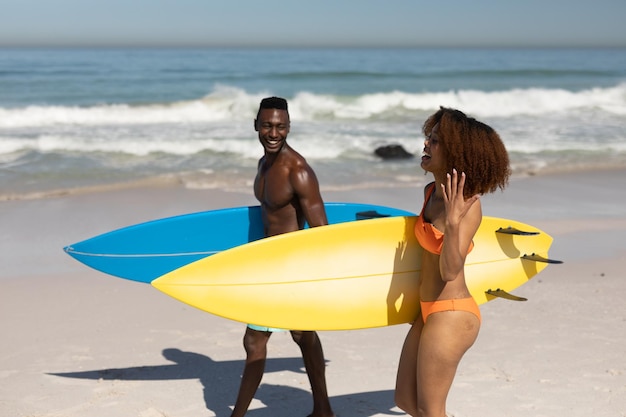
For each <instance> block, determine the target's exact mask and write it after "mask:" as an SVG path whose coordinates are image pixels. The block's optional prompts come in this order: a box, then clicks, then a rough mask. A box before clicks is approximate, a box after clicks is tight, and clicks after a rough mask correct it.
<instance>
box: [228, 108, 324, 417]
mask: <svg viewBox="0 0 626 417" xmlns="http://www.w3.org/2000/svg"><path fill="white" fill-rule="evenodd" d="M289 128H290V120H289V111H288V109H287V101H286V100H285V99H283V98H279V97H268V98H265V99H263V100H262V101H261V105H260V106H259V111H258V114H257V117H256V119H255V120H254V130H255V131H257V132H258V135H259V141H260V142H261V145H263V149H264V156H263V157H262V158H261V159H260V160H259V165H258V172H257V176H256V178H255V180H254V195H255V196H256V198H257V199H258V200H259V202H260V203H261V212H262V217H263V225H264V230H265V236H274V235H278V234H281V233H287V232H293V231H296V230H299V229H302V228H303V227H304V223H305V221H306V222H308V223H309V226H310V227H315V226H322V225H325V224H327V223H328V221H327V219H326V212H325V210H324V202H323V200H322V196H321V194H320V190H319V184H318V181H317V177H316V176H315V173H314V172H313V170H312V169H311V167H310V166H309V164H308V163H307V162H306V160H305V159H304V158H303V157H302V156H301V155H300V154H298V153H297V152H296V151H295V150H293V149H292V148H291V147H290V146H289V145H288V144H287V135H288V134H289ZM280 330H281V329H272V328H266V327H258V326H252V325H248V327H247V328H246V333H245V335H244V339H243V344H244V348H245V350H246V364H245V368H244V371H243V376H242V379H241V386H240V387H239V394H238V396H237V402H236V403H235V408H234V410H233V413H232V414H231V417H243V415H244V414H245V413H246V411H247V410H248V407H249V405H250V402H251V401H252V398H253V397H254V394H255V393H256V390H257V388H258V387H259V384H260V383H261V379H262V377H263V372H264V370H265V359H266V357H267V342H268V340H269V338H270V336H271V335H272V332H275V331H280ZM291 336H292V338H293V340H294V341H295V342H296V343H297V344H298V346H299V347H300V350H301V351H302V358H303V359H304V366H305V369H306V372H307V375H308V377H309V382H310V383H311V391H312V394H313V412H312V413H311V415H310V417H334V413H333V411H332V409H331V406H330V402H329V400H328V392H327V390H326V377H325V366H326V365H325V361H324V353H323V351H322V344H321V342H320V339H319V337H318V335H317V333H316V332H313V331H297V330H291Z"/></svg>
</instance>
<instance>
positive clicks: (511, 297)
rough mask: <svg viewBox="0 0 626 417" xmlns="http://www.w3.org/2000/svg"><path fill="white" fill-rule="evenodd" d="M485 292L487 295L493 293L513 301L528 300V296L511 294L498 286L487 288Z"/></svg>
mask: <svg viewBox="0 0 626 417" xmlns="http://www.w3.org/2000/svg"><path fill="white" fill-rule="evenodd" d="M485 294H487V295H491V296H494V297H500V298H505V299H507V300H511V301H527V300H528V298H524V297H518V296H517V295H513V294H510V293H508V292H506V291H504V290H501V289H500V288H498V289H497V290H491V289H489V290H487V291H485Z"/></svg>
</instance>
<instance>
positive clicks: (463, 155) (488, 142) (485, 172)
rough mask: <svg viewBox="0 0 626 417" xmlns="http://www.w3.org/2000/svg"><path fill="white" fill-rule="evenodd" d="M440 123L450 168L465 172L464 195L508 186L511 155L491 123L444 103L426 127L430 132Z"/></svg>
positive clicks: (468, 195)
mask: <svg viewBox="0 0 626 417" xmlns="http://www.w3.org/2000/svg"><path fill="white" fill-rule="evenodd" d="M435 125H438V128H437V129H438V131H437V132H438V133H437V136H438V137H439V140H440V141H439V144H440V146H441V148H442V149H443V154H444V157H445V160H446V164H447V167H446V171H447V172H448V173H451V172H452V169H453V168H454V169H456V170H457V172H459V173H461V172H464V173H465V188H464V192H463V194H464V196H465V197H466V198H469V197H471V196H472V195H475V194H486V193H491V192H494V191H496V190H497V189H498V188H500V189H502V190H504V187H506V185H507V184H508V182H509V176H510V175H511V168H510V166H509V155H508V153H507V151H506V148H505V147H504V143H502V140H501V139H500V136H499V135H498V134H497V133H496V131H495V130H493V128H491V127H490V126H488V125H486V124H484V123H482V122H479V121H478V120H476V119H474V118H471V117H467V116H466V115H465V113H463V112H461V111H459V110H455V109H450V108H445V107H441V108H440V109H439V111H437V112H436V113H435V114H433V115H432V116H430V117H429V118H428V120H426V122H425V123H424V126H423V128H422V131H423V132H424V134H425V135H426V137H429V136H430V133H431V132H432V130H433V128H434V127H435Z"/></svg>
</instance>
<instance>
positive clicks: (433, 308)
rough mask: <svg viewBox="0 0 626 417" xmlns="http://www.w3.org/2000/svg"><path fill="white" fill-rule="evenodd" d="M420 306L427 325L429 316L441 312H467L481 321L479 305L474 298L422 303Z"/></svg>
mask: <svg viewBox="0 0 626 417" xmlns="http://www.w3.org/2000/svg"><path fill="white" fill-rule="evenodd" d="M420 306H421V307H422V320H424V323H426V319H427V318H428V316H430V315H431V314H433V313H438V312H440V311H467V312H469V313H472V314H474V315H475V316H476V317H478V320H480V319H481V318H480V310H479V309H478V304H476V300H474V298H472V297H467V298H457V299H453V300H437V301H420Z"/></svg>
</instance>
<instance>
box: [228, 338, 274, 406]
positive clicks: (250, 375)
mask: <svg viewBox="0 0 626 417" xmlns="http://www.w3.org/2000/svg"><path fill="white" fill-rule="evenodd" d="M271 335H272V333H270V332H261V331H258V330H253V329H251V328H249V327H246V334H245V335H244V337H243V347H244V349H245V350H246V365H245V367H244V370H243V376H242V377H241V385H240V386H239V394H238V395H237V402H236V403H235V408H234V409H233V413H232V414H231V417H243V416H244V415H245V414H246V411H248V407H249V406H250V402H251V401H252V398H253V397H254V394H255V393H256V390H257V388H259V384H261V379H262V378H263V372H264V371H265V359H266V357H267V341H268V340H269V338H270V336H271Z"/></svg>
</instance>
